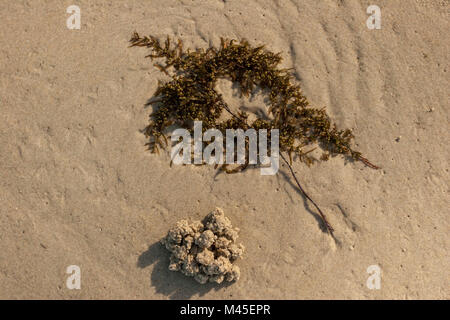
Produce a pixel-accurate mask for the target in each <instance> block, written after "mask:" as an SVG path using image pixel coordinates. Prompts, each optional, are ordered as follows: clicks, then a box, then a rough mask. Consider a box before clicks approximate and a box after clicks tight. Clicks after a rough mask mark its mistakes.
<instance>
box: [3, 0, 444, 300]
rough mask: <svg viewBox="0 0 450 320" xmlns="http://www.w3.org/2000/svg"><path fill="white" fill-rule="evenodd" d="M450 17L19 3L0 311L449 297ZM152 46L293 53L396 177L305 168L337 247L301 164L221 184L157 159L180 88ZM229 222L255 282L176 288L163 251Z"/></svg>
mask: <svg viewBox="0 0 450 320" xmlns="http://www.w3.org/2000/svg"><path fill="white" fill-rule="evenodd" d="M374 4H375V5H377V6H378V7H379V8H380V9H381V27H380V29H370V28H369V27H368V25H367V23H366V22H367V19H368V18H369V16H370V15H369V14H368V13H367V11H366V10H367V8H368V7H369V6H370V5H374ZM71 5H76V6H78V7H79V8H80V18H81V25H80V29H70V28H68V26H67V19H68V18H69V17H70V16H71V14H70V13H67V8H68V7H69V6H71ZM449 14H450V2H449V1H448V0H436V1H433V0H405V1H400V0H396V1H392V0H391V1H387V0H377V1H365V0H326V1H313V0H308V1H300V0H291V1H289V0H279V1H269V0H267V1H263V0H250V1H239V0H230V1H219V0H211V1H187V0H183V1H175V0H164V1H162V0H152V1H144V0H129V1H112V0H109V1H108V0H96V1H87V0H82V1H75V0H74V1H66V0H64V1H55V0H51V1H47V0H45V1H44V0H33V1H25V0H17V1H12V0H11V1H10V0H2V1H0V21H1V24H2V28H0V65H1V68H0V177H1V179H0V243H1V245H0V299H449V298H450V272H449V270H450V255H449V246H450V236H449V234H450V233H449V231H450V220H449V213H450V212H449V203H450V201H449V200H450V199H449V182H450V175H449V171H448V170H449V156H450V152H449V143H450V134H449V114H450V113H449V110H450V104H449V103H450V99H449V89H448V88H449V82H450V81H449V80H450V76H449V72H450V65H449V62H450V59H449V58H450V56H449V55H450V38H449V36H448V30H449V27H450V19H449ZM134 31H137V32H139V33H140V34H142V35H154V36H156V37H158V38H159V39H162V40H164V39H165V38H166V37H167V36H170V37H172V38H174V39H177V38H180V39H182V40H183V43H184V46H185V47H190V48H192V49H195V48H208V47H210V46H219V45H220V38H221V37H225V38H230V39H242V38H245V39H247V40H248V41H249V42H250V43H251V44H253V45H260V44H266V47H267V49H269V50H270V51H273V52H282V56H283V67H285V68H293V70H292V72H293V73H294V75H295V78H296V80H297V82H298V83H299V84H300V86H301V88H302V89H303V92H304V94H305V95H306V97H308V99H309V101H310V103H311V105H313V106H316V107H326V110H327V112H328V114H329V115H330V116H331V118H332V119H333V121H334V122H335V123H336V124H337V125H338V127H341V128H347V127H348V128H352V129H353V132H354V135H355V145H356V148H357V149H358V150H359V151H361V152H362V153H363V155H364V156H365V157H367V158H368V159H370V161H372V162H373V163H375V164H377V165H378V166H380V167H381V169H380V170H373V169H370V168H368V167H366V166H364V165H363V164H362V163H361V162H349V161H346V160H345V159H344V158H343V157H340V156H337V157H333V158H331V159H330V160H329V161H326V162H319V163H317V164H315V165H313V166H312V167H307V166H306V165H305V164H303V163H301V162H298V161H296V162H294V164H293V168H294V170H295V172H296V174H297V176H298V177H299V178H300V179H301V181H302V183H303V186H304V187H305V189H306V190H307V191H308V193H309V194H310V195H311V196H312V197H313V198H314V200H315V201H316V202H317V203H319V204H320V206H321V208H322V210H323V211H324V212H325V213H326V214H327V218H328V220H329V221H330V223H331V224H332V225H333V227H334V229H335V233H334V237H331V236H330V235H329V234H328V233H327V232H325V231H324V230H323V228H321V223H320V219H319V218H318V215H317V212H316V211H315V209H314V207H312V206H311V204H310V203H308V202H306V201H305V200H304V199H303V198H302V196H301V194H300V193H299V192H298V190H297V188H296V185H295V183H294V181H293V179H292V177H291V175H290V173H289V171H288V168H287V167H286V166H283V165H281V167H280V170H279V172H278V173H277V174H276V175H268V176H262V175H261V174H260V172H259V170H247V171H244V172H243V173H239V174H233V175H227V174H219V175H217V170H216V169H214V167H213V166H209V165H207V166H190V165H187V166H180V165H173V166H170V165H169V164H170V154H169V151H168V150H167V151H162V152H160V154H159V155H158V154H152V153H150V152H149V151H148V150H147V147H146V146H145V144H146V142H147V138H146V137H145V136H144V135H143V134H142V132H141V131H142V130H143V129H144V128H145V126H146V125H147V124H148V118H149V114H150V110H149V108H147V107H145V104H146V102H147V100H148V99H149V98H151V97H152V95H153V93H154V91H155V89H156V87H157V85H158V80H162V81H164V80H167V79H168V77H167V76H164V74H162V73H161V72H160V71H159V70H158V69H157V68H155V67H154V66H153V63H152V62H151V61H150V60H149V59H148V58H145V56H146V55H147V54H148V50H146V49H144V48H128V46H129V42H128V41H129V40H130V37H131V36H132V34H133V32H134ZM446 88H447V89H446ZM218 90H220V92H221V93H222V94H223V95H224V97H225V98H226V99H227V100H228V101H229V103H230V104H232V105H235V106H237V107H239V106H248V107H252V106H256V105H260V104H263V103H264V102H263V99H262V98H261V97H259V98H257V99H256V100H255V101H249V100H248V99H245V98H240V97H238V96H237V95H236V94H235V92H234V91H233V88H232V86H231V84H230V83H227V82H223V83H221V85H220V86H219V88H218ZM313 155H314V156H315V157H317V158H319V157H320V155H321V152H319V151H317V153H313ZM215 207H220V208H222V209H223V211H224V212H225V214H226V216H227V217H229V218H230V220H231V221H232V223H233V226H236V227H238V228H239V229H240V233H239V235H240V237H239V241H240V242H242V243H243V244H244V245H245V247H246V250H245V254H244V256H243V259H242V260H240V261H238V262H237V264H238V265H239V267H240V269H241V278H240V280H239V281H237V282H236V283H231V284H221V285H217V284H212V283H211V284H206V285H201V284H198V283H196V282H195V281H194V280H193V279H192V278H188V277H186V276H184V275H182V274H181V273H178V272H172V271H169V270H168V265H169V253H168V251H167V250H166V249H165V248H164V247H163V246H162V245H161V244H160V242H159V241H160V240H161V239H162V238H163V237H164V236H165V235H166V234H167V231H168V230H169V228H171V227H172V226H173V225H174V224H175V223H176V222H177V221H179V220H181V219H192V220H199V219H202V218H203V217H205V216H206V215H207V214H208V213H209V212H211V211H212V210H213V209H214V208H215ZM70 265H76V266H79V268H80V270H81V289H79V290H77V289H75V290H71V289H69V288H68V287H67V285H66V281H67V278H68V277H69V276H70V275H69V274H67V273H66V271H67V267H68V266H70ZM370 266H377V267H378V268H379V270H380V271H381V274H380V281H381V282H380V283H381V286H380V288H375V289H374V288H369V287H368V286H367V279H368V278H369V277H370V276H371V274H369V273H368V271H367V270H368V268H369V267H370Z"/></svg>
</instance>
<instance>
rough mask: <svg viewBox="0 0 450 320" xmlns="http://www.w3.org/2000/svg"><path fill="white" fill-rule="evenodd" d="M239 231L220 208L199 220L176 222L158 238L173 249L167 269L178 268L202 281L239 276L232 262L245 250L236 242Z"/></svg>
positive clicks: (237, 269) (168, 247) (220, 281)
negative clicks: (162, 236)
mask: <svg viewBox="0 0 450 320" xmlns="http://www.w3.org/2000/svg"><path fill="white" fill-rule="evenodd" d="M238 232H239V229H238V228H233V226H232V225H231V221H230V220H229V219H228V218H227V217H225V214H224V212H223V210H222V209H220V208H216V209H215V210H214V211H212V212H211V213H209V214H208V215H207V216H206V217H205V219H204V220H203V221H202V222H201V221H194V222H192V223H189V222H188V221H187V220H181V221H179V222H177V224H176V226H175V227H174V228H172V229H170V230H169V232H168V234H167V236H166V237H165V238H164V239H163V240H162V241H161V242H162V244H163V245H164V246H165V247H166V248H167V250H169V251H170V252H171V253H172V254H171V256H170V264H169V270H171V271H180V272H181V273H183V274H184V275H186V276H188V277H194V279H195V280H196V281H197V282H199V283H202V284H204V283H207V282H216V283H222V282H223V281H228V282H231V281H237V280H239V277H240V270H239V267H238V266H236V265H235V264H234V263H235V261H236V260H237V259H238V258H240V257H241V256H242V254H243V253H244V246H243V245H242V244H236V240H237V238H238Z"/></svg>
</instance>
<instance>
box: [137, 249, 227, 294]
mask: <svg viewBox="0 0 450 320" xmlns="http://www.w3.org/2000/svg"><path fill="white" fill-rule="evenodd" d="M169 256H170V253H169V252H168V251H167V250H166V249H165V248H164V247H163V246H162V245H161V243H160V242H159V241H157V242H155V243H154V244H152V245H151V246H150V247H149V248H148V249H147V250H146V251H145V252H143V253H142V254H141V255H140V256H139V258H138V262H137V266H138V267H139V268H141V269H144V268H146V267H148V266H151V265H153V264H154V266H153V270H152V274H151V276H150V283H151V286H152V287H155V288H156V293H159V294H163V295H165V296H167V297H168V298H169V299H173V300H184V299H190V298H192V297H193V296H194V295H196V294H198V295H199V297H201V296H203V295H205V294H206V293H208V292H209V291H211V290H213V289H214V290H215V291H218V290H220V289H222V288H225V287H228V286H230V285H231V284H232V283H224V284H220V285H218V284H215V283H207V284H199V283H197V282H196V281H195V280H194V279H193V278H190V277H186V276H185V275H183V274H181V273H180V272H173V271H170V270H169V269H168V266H169Z"/></svg>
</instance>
